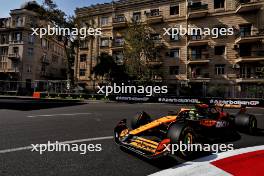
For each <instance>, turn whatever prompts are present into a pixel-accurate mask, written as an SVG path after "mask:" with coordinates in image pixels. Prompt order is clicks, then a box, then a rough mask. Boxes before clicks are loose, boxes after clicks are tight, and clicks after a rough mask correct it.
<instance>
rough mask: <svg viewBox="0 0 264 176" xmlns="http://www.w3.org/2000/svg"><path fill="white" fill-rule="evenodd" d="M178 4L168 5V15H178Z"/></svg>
mask: <svg viewBox="0 0 264 176" xmlns="http://www.w3.org/2000/svg"><path fill="white" fill-rule="evenodd" d="M179 13H180V12H179V6H178V5H177V6H171V7H170V15H179Z"/></svg>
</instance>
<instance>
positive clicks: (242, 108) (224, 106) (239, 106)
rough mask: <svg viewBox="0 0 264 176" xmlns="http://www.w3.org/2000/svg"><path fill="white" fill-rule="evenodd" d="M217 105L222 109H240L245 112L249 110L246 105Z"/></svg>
mask: <svg viewBox="0 0 264 176" xmlns="http://www.w3.org/2000/svg"><path fill="white" fill-rule="evenodd" d="M215 106H216V107H220V108H222V111H224V109H240V111H239V112H240V113H245V112H246V111H247V110H246V105H230V104H216V105H215Z"/></svg>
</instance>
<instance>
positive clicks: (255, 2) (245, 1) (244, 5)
mask: <svg viewBox="0 0 264 176" xmlns="http://www.w3.org/2000/svg"><path fill="white" fill-rule="evenodd" d="M262 5H263V1H262V0H239V1H238V2H237V9H236V12H237V13H242V12H250V11H254V10H259V9H260V8H261V7H262Z"/></svg>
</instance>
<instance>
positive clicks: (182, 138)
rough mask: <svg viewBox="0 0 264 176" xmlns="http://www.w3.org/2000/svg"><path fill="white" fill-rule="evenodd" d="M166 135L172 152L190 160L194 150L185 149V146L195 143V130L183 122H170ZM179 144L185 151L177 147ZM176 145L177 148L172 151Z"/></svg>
mask: <svg viewBox="0 0 264 176" xmlns="http://www.w3.org/2000/svg"><path fill="white" fill-rule="evenodd" d="M167 137H168V138H169V139H170V143H171V150H172V152H173V153H172V154H176V155H177V156H179V157H180V158H182V159H185V160H190V159H192V158H193V157H194V153H195V151H188V149H187V146H188V145H191V144H195V143H196V139H197V138H196V135H195V132H194V130H193V129H192V128H191V127H189V126H186V125H185V124H183V123H175V124H172V125H171V126H170V127H169V129H168V133H167ZM181 144H183V145H182V146H183V147H184V148H186V150H185V151H183V150H181V148H179V147H181ZM176 147H178V148H177V149H178V150H177V151H174V149H175V148H176Z"/></svg>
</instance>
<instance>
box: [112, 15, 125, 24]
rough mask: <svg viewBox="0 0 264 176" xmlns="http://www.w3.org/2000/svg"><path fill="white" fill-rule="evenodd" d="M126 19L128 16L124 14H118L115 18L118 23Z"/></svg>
mask: <svg viewBox="0 0 264 176" xmlns="http://www.w3.org/2000/svg"><path fill="white" fill-rule="evenodd" d="M125 21H126V17H125V16H124V15H117V16H116V18H115V22H116V23H120V22H125Z"/></svg>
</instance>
